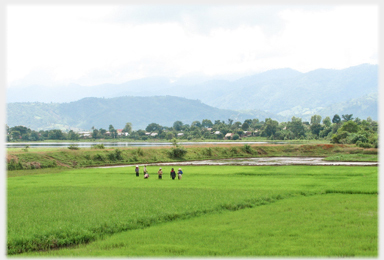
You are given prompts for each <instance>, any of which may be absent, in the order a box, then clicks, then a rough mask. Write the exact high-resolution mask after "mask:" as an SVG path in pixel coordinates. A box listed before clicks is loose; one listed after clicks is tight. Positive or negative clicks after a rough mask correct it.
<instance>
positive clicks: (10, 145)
mask: <svg viewBox="0 0 384 260" xmlns="http://www.w3.org/2000/svg"><path fill="white" fill-rule="evenodd" d="M266 143H283V142H180V143H179V144H181V145H196V144H266ZM98 144H103V145H104V147H156V146H170V145H172V143H170V142H163V143H149V142H104V143H103V142H77V143H73V142H71V143H62V142H57V143H55V142H45V143H33V142H31V143H7V148H25V147H26V146H27V145H28V146H29V147H30V148H43V147H47V148H55V147H56V148H60V147H62V148H66V147H69V146H70V145H75V146H78V147H79V148H82V147H83V148H86V147H92V146H94V145H98Z"/></svg>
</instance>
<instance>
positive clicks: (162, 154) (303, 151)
mask: <svg viewBox="0 0 384 260" xmlns="http://www.w3.org/2000/svg"><path fill="white" fill-rule="evenodd" d="M184 148H185V150H186V151H187V153H186V154H185V155H184V156H182V157H181V158H177V157H174V156H170V151H171V147H150V148H117V149H115V148H108V149H107V148H106V149H94V148H80V149H79V150H70V149H66V148H65V149H64V148H56V149H54V150H46V149H41V150H40V148H37V149H28V152H25V151H23V149H19V150H14V149H8V150H7V166H8V171H9V172H11V171H13V170H20V169H23V170H26V169H35V168H63V167H64V168H68V169H75V168H84V167H93V166H103V165H133V164H138V163H158V162H177V161H194V160H206V159H225V158H249V157H271V156H318V157H328V160H358V161H362V160H367V161H377V160H378V157H377V153H378V149H363V148H358V147H356V146H354V145H333V144H304V145H299V144H286V145H281V144H280V145H279V144H275V145H271V144H268V145H249V144H236V143H223V144H220V145H212V144H206V145H196V146H194V145H188V146H185V147H184ZM341 155H342V156H341Z"/></svg>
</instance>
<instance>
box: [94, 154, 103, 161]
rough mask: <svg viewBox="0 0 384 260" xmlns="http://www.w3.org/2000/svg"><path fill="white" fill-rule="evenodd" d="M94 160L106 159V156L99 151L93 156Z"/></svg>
mask: <svg viewBox="0 0 384 260" xmlns="http://www.w3.org/2000/svg"><path fill="white" fill-rule="evenodd" d="M93 160H95V161H105V157H104V155H102V154H99V153H97V154H95V155H94V156H93Z"/></svg>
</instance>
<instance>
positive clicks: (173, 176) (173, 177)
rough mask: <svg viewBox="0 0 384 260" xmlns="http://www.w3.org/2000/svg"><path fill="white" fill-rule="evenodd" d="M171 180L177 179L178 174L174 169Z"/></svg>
mask: <svg viewBox="0 0 384 260" xmlns="http://www.w3.org/2000/svg"><path fill="white" fill-rule="evenodd" d="M171 178H172V180H174V179H175V178H176V172H175V170H174V169H173V168H172V170H171Z"/></svg>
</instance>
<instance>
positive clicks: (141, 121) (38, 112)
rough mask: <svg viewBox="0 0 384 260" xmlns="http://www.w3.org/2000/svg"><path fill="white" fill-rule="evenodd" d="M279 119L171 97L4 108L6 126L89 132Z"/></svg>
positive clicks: (11, 104)
mask: <svg viewBox="0 0 384 260" xmlns="http://www.w3.org/2000/svg"><path fill="white" fill-rule="evenodd" d="M267 117H272V118H275V119H278V120H282V119H283V118H282V117H279V116H276V115H274V114H271V113H267V112H262V111H249V112H243V113H241V112H236V111H232V110H223V109H218V108H214V107H211V106H208V105H206V104H203V103H201V102H200V101H198V100H190V99H185V98H179V97H173V96H156V97H118V98H109V99H107V98H84V99H81V100H79V101H75V102H69V103H30V102H23V103H10V104H8V108H7V124H8V125H9V126H16V125H24V126H26V127H28V128H31V129H35V130H40V129H63V130H64V129H74V130H81V129H83V130H89V129H91V128H92V127H93V126H94V127H95V128H108V126H109V125H110V124H112V125H113V126H114V127H115V128H116V129H118V128H123V127H124V126H125V124H126V123H127V122H131V123H132V127H133V129H145V127H146V126H147V125H148V124H150V123H157V124H160V125H163V126H172V125H173V123H174V122H175V121H177V120H179V121H182V122H183V123H184V124H191V123H192V122H193V121H195V120H199V121H201V120H202V119H210V120H224V121H227V120H228V119H229V118H231V119H234V120H240V121H244V120H245V119H248V118H263V119H264V118H267Z"/></svg>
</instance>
